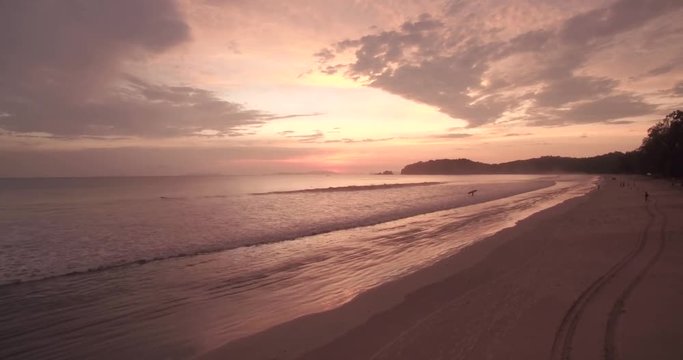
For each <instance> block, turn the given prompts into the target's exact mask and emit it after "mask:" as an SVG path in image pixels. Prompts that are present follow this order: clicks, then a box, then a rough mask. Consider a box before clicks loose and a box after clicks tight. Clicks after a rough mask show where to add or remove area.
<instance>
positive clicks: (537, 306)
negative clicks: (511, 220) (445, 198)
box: [203, 178, 683, 359]
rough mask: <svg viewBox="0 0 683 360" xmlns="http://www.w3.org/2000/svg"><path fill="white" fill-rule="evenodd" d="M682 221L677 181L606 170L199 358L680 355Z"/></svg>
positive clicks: (682, 333)
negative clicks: (323, 307) (460, 246)
mask: <svg viewBox="0 0 683 360" xmlns="http://www.w3.org/2000/svg"><path fill="white" fill-rule="evenodd" d="M620 180H628V186H624V187H622V186H620ZM644 191H648V192H649V194H650V199H649V201H647V202H646V201H645V199H644V196H643V195H644ZM681 219H683V190H682V189H681V188H680V187H676V188H675V187H672V186H671V184H670V183H667V182H664V181H658V180H651V179H647V178H628V179H626V178H623V179H622V178H619V180H616V181H615V180H611V179H610V178H606V179H605V180H604V181H603V182H602V185H601V188H600V189H599V190H596V191H593V192H592V193H590V194H589V195H587V196H584V197H581V198H577V199H573V200H570V201H567V202H565V203H563V204H561V205H559V206H556V207H554V208H551V209H548V210H545V211H542V212H540V213H538V214H535V215H533V216H532V217H530V218H528V219H526V220H524V221H522V222H520V223H519V224H518V225H517V226H515V227H513V228H509V229H506V230H504V231H502V232H500V233H498V234H497V235H495V236H493V237H491V238H489V239H487V240H484V241H481V242H479V243H477V244H475V245H472V246H471V247H469V248H467V249H465V250H463V251H462V252H460V253H459V254H457V255H455V256H453V257H451V258H449V259H446V260H444V261H442V262H440V263H438V264H436V265H434V266H432V267H430V268H427V269H424V270H421V271H419V272H417V273H415V274H412V275H410V276H407V277H405V278H403V279H401V280H398V281H394V282H392V283H389V284H385V285H383V286H380V287H378V288H376V289H374V290H372V291H369V292H367V293H365V294H363V295H361V296H359V297H358V298H356V299H354V300H353V301H351V302H349V303H347V304H345V305H344V306H342V307H340V308H337V309H334V310H331V311H328V312H324V313H320V314H314V315H310V316H306V317H303V318H300V319H297V320H295V321H292V322H289V323H285V324H282V325H279V326H277V327H275V328H272V329H270V330H267V331H265V332H262V333H260V334H257V335H254V336H251V337H248V338H244V339H240V340H237V341H234V342H231V343H228V344H226V345H224V346H222V347H221V348H219V349H216V350H214V351H212V352H210V353H208V354H205V355H204V356H203V358H205V359H681V358H683V341H681V339H683V307H681V304H683V290H681V289H683V265H682V264H683V222H681Z"/></svg>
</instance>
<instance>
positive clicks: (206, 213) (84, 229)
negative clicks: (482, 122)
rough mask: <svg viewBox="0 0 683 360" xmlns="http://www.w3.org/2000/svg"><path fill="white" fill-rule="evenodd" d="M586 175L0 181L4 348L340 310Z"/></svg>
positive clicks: (89, 352) (210, 332)
mask: <svg viewBox="0 0 683 360" xmlns="http://www.w3.org/2000/svg"><path fill="white" fill-rule="evenodd" d="M592 181H593V178H592V177H587V176H563V177H547V176H546V177H540V176H512V175H509V176H451V177H448V176H443V177H437V176H341V175H332V176H321V175H315V176H313V175H312V176H291V175H290V176H252V177H167V178H101V179H24V180H21V179H14V180H10V179H2V180H0V232H1V233H0V234H1V236H0V249H1V250H2V251H0V283H3V284H4V285H3V286H0V305H2V307H1V308H0V324H1V325H0V358H8V357H10V358H41V359H46V358H93V357H97V358H103V357H105V358H107V357H109V358H120V357H123V356H133V357H138V358H141V357H143V358H186V357H189V356H193V355H196V354H199V353H202V352H204V351H207V350H210V349H212V348H215V347H217V346H219V345H221V344H222V343H224V342H226V341H229V340H231V339H235V338H237V337H240V336H245V335H249V334H252V333H254V332H256V331H259V330H263V329H265V328H267V327H269V326H272V325H275V324H277V323H281V322H284V321H287V320H291V319H293V318H296V317H298V316H301V315H304V314H308V313H312V312H318V311H322V310H326V309H329V308H333V307H336V306H339V305H340V304H342V303H344V302H346V301H349V300H350V299H352V298H353V297H354V296H356V295H357V294H358V293H360V292H362V291H364V290H367V289H369V288H372V287H374V286H377V285H379V284H381V283H383V282H386V281H390V280H392V279H396V278H398V277H400V276H403V275H405V274H407V273H410V272H413V271H415V270H417V269H419V268H422V267H424V266H427V265H429V264H431V263H433V262H435V261H437V260H439V259H441V258H443V257H445V256H448V255H451V254H453V253H455V252H457V251H458V249H461V248H462V247H463V246H467V245H468V244H471V243H472V242H475V241H478V240H480V239H483V238H485V237H486V236H489V235H491V234H493V233H495V232H497V231H499V230H501V229H503V228H505V227H509V226H511V225H514V223H515V222H517V221H519V220H521V219H523V218H525V217H527V216H529V215H531V214H533V213H535V212H537V211H540V210H542V209H545V208H548V207H550V206H553V205H556V204H558V203H559V202H562V201H564V200H566V199H568V198H571V197H575V196H578V195H581V194H584V193H585V192H587V191H589V189H590V188H591V187H592ZM398 183H400V184H402V185H401V186H395V185H393V184H398ZM311 189H312V190H313V191H302V190H311ZM472 189H477V190H478V192H477V194H476V196H474V197H470V196H467V195H466V193H467V192H468V191H469V190H472ZM256 244H259V245H258V246H255V245H256ZM152 260H154V261H152ZM67 274H70V275H67Z"/></svg>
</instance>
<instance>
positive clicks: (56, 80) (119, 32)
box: [0, 0, 277, 138]
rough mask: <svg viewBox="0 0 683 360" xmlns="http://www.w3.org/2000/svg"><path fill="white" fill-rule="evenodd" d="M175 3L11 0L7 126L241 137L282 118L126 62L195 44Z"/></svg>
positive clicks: (69, 133)
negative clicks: (154, 78) (139, 73)
mask: <svg viewBox="0 0 683 360" xmlns="http://www.w3.org/2000/svg"><path fill="white" fill-rule="evenodd" d="M190 39H191V33H190V29H189V27H188V25H187V24H186V23H185V21H184V19H183V16H182V14H181V13H180V11H179V10H178V8H177V7H176V3H175V1H172V0H149V1H143V2H140V1H136V0H117V1H106V0H92V1H77V0H74V1H66V2H60V1H40V0H39V1H9V2H3V3H2V9H1V10H0V49H2V52H3V56H1V57H0V113H3V114H4V116H3V117H0V128H2V129H5V130H8V131H12V132H15V133H31V132H41V133H48V134H52V135H54V136H55V137H78V136H100V137H106V136H139V137H152V138H153V137H174V136H187V135H193V134H196V133H200V134H201V132H202V131H204V133H206V132H207V131H211V132H212V133H213V134H225V135H235V134H238V133H239V131H240V127H243V126H252V125H253V126H255V125H259V124H261V123H263V122H265V121H268V120H272V119H275V118H277V116H276V115H273V114H269V113H265V112H261V111H257V110H250V109H246V108H245V107H244V106H243V105H240V104H237V103H233V102H229V101H226V100H223V99H221V98H220V97H219V96H218V95H217V94H215V93H213V92H211V91H208V90H205V89H201V88H198V87H193V86H170V85H165V84H156V83H152V82H149V81H146V80H144V79H141V78H139V77H133V76H130V75H126V74H125V65H126V64H129V63H131V62H136V61H145V60H146V59H148V58H150V57H153V56H156V55H158V54H161V53H164V52H165V51H167V50H169V49H171V48H173V47H176V46H179V45H181V44H183V43H186V42H188V41H189V40H190Z"/></svg>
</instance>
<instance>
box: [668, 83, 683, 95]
mask: <svg viewBox="0 0 683 360" xmlns="http://www.w3.org/2000/svg"><path fill="white" fill-rule="evenodd" d="M671 91H672V92H673V93H674V94H675V95H678V96H683V81H679V82H678V83H677V84H676V85H674V87H673V89H672V90H671Z"/></svg>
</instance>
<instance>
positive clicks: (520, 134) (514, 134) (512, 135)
mask: <svg viewBox="0 0 683 360" xmlns="http://www.w3.org/2000/svg"><path fill="white" fill-rule="evenodd" d="M529 135H533V134H532V133H509V134H505V135H504V136H505V137H514V136H529Z"/></svg>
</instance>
